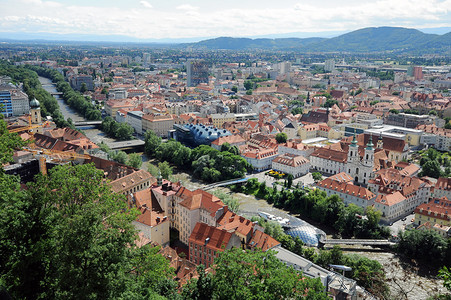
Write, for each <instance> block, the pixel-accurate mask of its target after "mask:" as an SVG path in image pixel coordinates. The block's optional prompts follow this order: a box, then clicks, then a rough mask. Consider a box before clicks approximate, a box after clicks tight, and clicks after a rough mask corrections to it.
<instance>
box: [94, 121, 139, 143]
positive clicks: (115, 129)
mask: <svg viewBox="0 0 451 300" xmlns="http://www.w3.org/2000/svg"><path fill="white" fill-rule="evenodd" d="M102 130H103V132H105V133H106V134H107V135H108V136H110V137H112V138H115V139H118V140H120V141H126V140H131V139H133V132H134V131H135V130H134V129H133V127H131V126H130V125H129V124H127V123H119V122H117V121H116V120H114V119H113V118H112V117H110V116H108V117H106V118H105V119H103V121H102Z"/></svg>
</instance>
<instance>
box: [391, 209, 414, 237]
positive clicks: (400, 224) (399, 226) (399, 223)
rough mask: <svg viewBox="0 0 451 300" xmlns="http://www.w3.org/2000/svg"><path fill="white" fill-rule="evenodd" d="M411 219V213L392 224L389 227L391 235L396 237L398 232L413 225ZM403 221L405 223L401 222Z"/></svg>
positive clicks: (412, 215)
mask: <svg viewBox="0 0 451 300" xmlns="http://www.w3.org/2000/svg"><path fill="white" fill-rule="evenodd" d="M413 218H415V213H412V214H410V215H408V216H407V217H405V218H402V219H401V220H398V221H396V222H394V223H393V225H391V226H389V227H390V230H391V232H392V234H395V235H397V234H398V232H399V230H401V231H404V230H405V229H406V227H409V225H410V224H412V223H413V222H412V220H413ZM404 219H405V221H403V220H404Z"/></svg>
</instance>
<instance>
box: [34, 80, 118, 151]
mask: <svg viewBox="0 0 451 300" xmlns="http://www.w3.org/2000/svg"><path fill="white" fill-rule="evenodd" d="M39 82H40V83H41V85H42V88H43V89H44V90H46V91H47V92H49V93H56V92H58V91H57V90H56V86H55V84H53V83H52V80H50V79H48V78H46V77H42V76H39ZM53 97H54V98H55V99H56V101H58V105H59V108H60V111H61V113H62V114H63V116H64V119H66V120H67V119H68V118H71V119H72V121H73V122H81V121H86V119H85V118H84V117H83V116H82V115H80V114H79V113H77V112H76V111H75V110H73V109H72V108H70V107H69V105H67V104H66V103H64V100H63V98H61V96H59V95H55V96H53ZM83 132H84V134H85V135H86V136H87V137H88V138H89V139H90V140H91V141H93V142H94V143H96V144H99V143H100V142H102V141H103V142H105V143H110V142H116V140H115V139H112V138H109V137H107V136H106V134H105V133H104V132H103V131H101V130H99V129H95V128H93V129H83Z"/></svg>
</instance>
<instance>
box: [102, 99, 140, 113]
mask: <svg viewBox="0 0 451 300" xmlns="http://www.w3.org/2000/svg"><path fill="white" fill-rule="evenodd" d="M134 107H135V105H134V104H133V103H131V102H130V101H127V100H126V99H121V100H109V101H107V102H106V103H105V112H106V113H107V115H109V116H111V117H113V118H114V117H116V113H117V111H118V110H119V109H125V110H129V109H133V108H134Z"/></svg>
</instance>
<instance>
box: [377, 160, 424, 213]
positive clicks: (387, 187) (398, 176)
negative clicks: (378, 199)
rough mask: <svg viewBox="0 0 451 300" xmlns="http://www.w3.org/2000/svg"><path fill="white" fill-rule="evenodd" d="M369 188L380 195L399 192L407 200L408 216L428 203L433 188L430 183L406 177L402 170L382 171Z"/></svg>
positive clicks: (406, 209) (405, 208)
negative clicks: (418, 207)
mask: <svg viewBox="0 0 451 300" xmlns="http://www.w3.org/2000/svg"><path fill="white" fill-rule="evenodd" d="M368 188H369V189H370V190H371V191H372V192H373V193H375V194H376V195H379V194H386V195H387V194H393V193H394V192H396V191H399V192H400V193H401V194H402V195H403V196H404V197H405V198H406V199H405V203H404V206H403V209H404V210H405V211H404V212H403V215H408V214H409V213H411V212H413V211H414V209H415V208H416V207H417V206H418V205H420V204H422V203H427V202H428V201H429V199H430V197H431V186H430V185H429V183H428V182H426V181H424V180H422V179H420V178H418V177H414V176H408V175H404V174H403V171H402V170H398V169H382V170H379V171H377V172H376V174H375V177H374V178H373V179H371V180H370V181H369V183H368Z"/></svg>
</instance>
